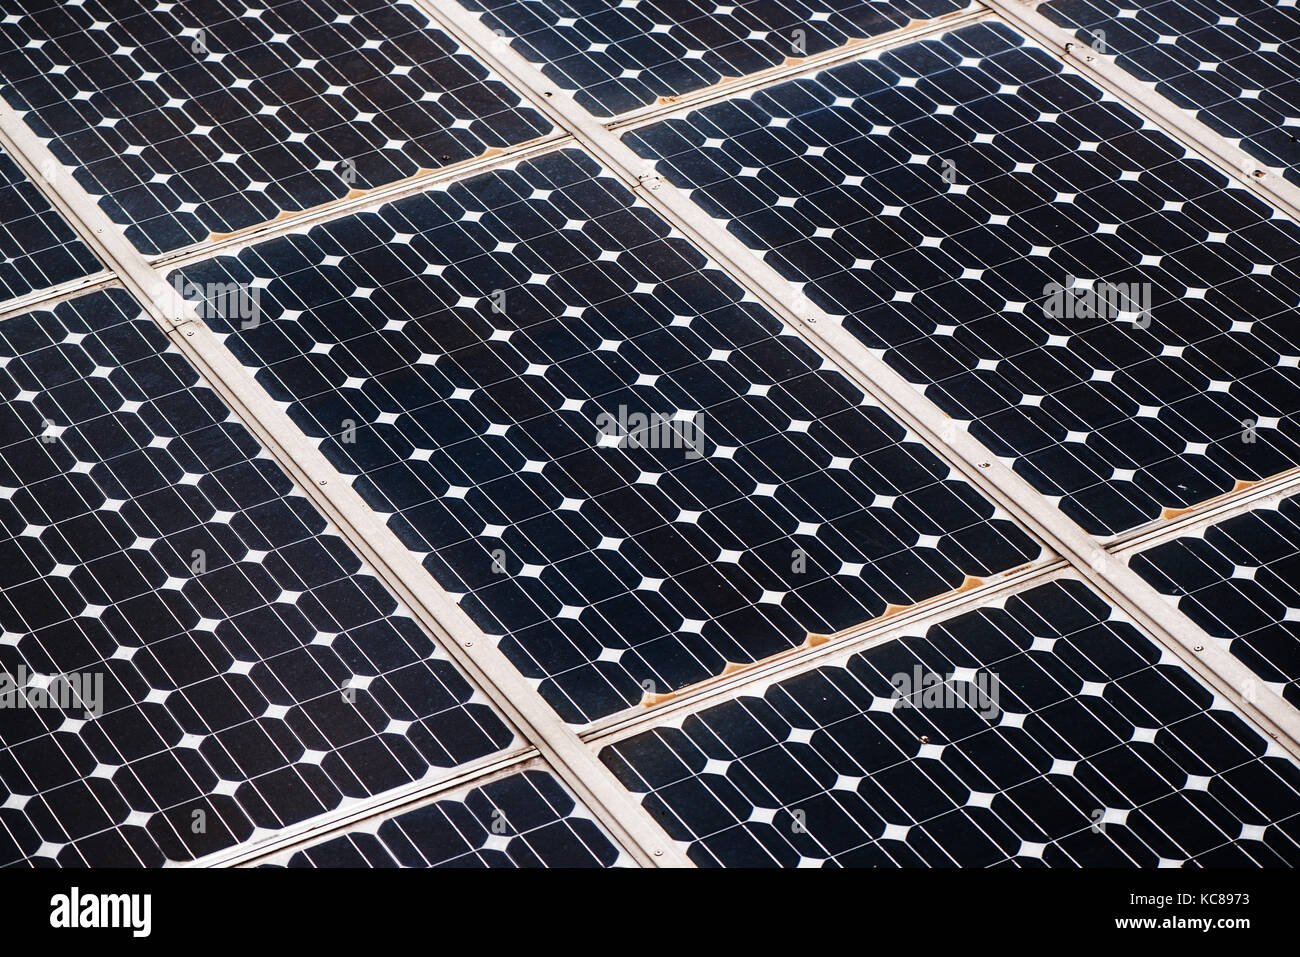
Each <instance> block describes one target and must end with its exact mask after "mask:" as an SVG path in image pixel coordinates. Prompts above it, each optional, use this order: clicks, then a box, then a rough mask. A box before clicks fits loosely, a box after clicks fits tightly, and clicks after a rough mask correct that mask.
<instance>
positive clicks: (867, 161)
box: [625, 24, 1300, 535]
mask: <svg viewBox="0 0 1300 957" xmlns="http://www.w3.org/2000/svg"><path fill="white" fill-rule="evenodd" d="M625 139H626V140H627V141H628V142H629V143H630V145H631V146H632V147H633V148H634V149H636V150H637V151H638V152H639V153H640V154H641V155H643V156H645V157H649V158H653V159H656V160H657V161H658V168H659V170H660V171H661V172H662V173H663V174H664V176H665V177H666V178H668V179H670V180H671V181H672V182H673V183H675V184H678V185H679V186H682V187H684V188H687V189H690V190H692V198H693V199H694V200H695V201H696V202H698V203H699V204H700V205H701V206H702V207H703V209H704V210H705V211H706V212H707V213H709V214H710V215H712V216H714V217H718V218H721V219H723V220H724V221H725V222H726V223H727V225H728V228H729V229H730V230H731V231H732V232H733V233H734V234H735V235H737V236H738V237H740V238H741V239H742V240H743V241H744V242H745V243H746V244H748V245H749V246H750V247H751V248H754V249H756V250H760V251H762V252H763V253H764V256H765V259H766V261H767V262H769V263H771V264H772V265H773V266H774V267H775V268H776V269H777V270H779V271H780V272H781V273H782V274H783V275H785V276H787V277H789V278H790V279H792V280H795V281H798V282H801V283H803V284H804V286H803V289H804V291H805V293H807V294H808V295H809V296H810V297H811V298H812V299H813V300H814V301H815V302H816V303H817V304H818V305H820V306H821V307H822V308H824V309H826V310H827V311H828V312H830V313H831V314H833V315H835V316H841V317H843V323H844V325H845V327H846V328H847V329H849V330H850V331H851V332H852V333H853V334H854V335H855V336H857V337H858V338H859V339H861V340H862V342H863V343H864V344H865V345H866V346H867V347H868V348H869V349H871V350H873V351H874V352H876V354H878V355H880V356H882V357H883V358H884V360H885V361H887V362H888V363H889V364H890V365H892V366H893V367H894V368H895V369H897V370H898V371H899V372H900V373H901V374H903V375H904V376H905V377H906V378H908V379H909V380H910V381H911V382H913V383H914V384H916V385H917V386H918V387H919V388H921V389H922V390H923V391H924V392H925V394H926V395H927V396H928V397H930V398H931V399H932V400H933V401H934V402H935V403H936V404H938V405H939V406H940V407H941V408H942V409H943V410H944V411H945V412H947V413H948V414H949V415H951V416H952V417H953V418H955V419H957V420H959V421H962V422H964V423H968V424H969V428H970V430H971V432H972V434H973V435H974V436H975V437H976V438H978V439H979V440H980V441H982V442H984V443H985V444H986V445H987V446H988V447H989V448H990V449H992V450H993V452H994V453H995V454H997V455H999V456H1001V457H1004V458H1006V459H1008V460H1010V461H1011V463H1012V465H1013V467H1014V468H1015V470H1016V471H1017V472H1018V473H1020V474H1021V475H1023V476H1024V477H1025V478H1026V479H1027V480H1028V481H1029V482H1030V483H1031V484H1032V485H1033V486H1034V487H1035V488H1036V489H1038V490H1039V491H1040V492H1041V493H1042V494H1043V495H1045V496H1048V497H1049V498H1050V499H1052V500H1054V501H1057V502H1058V504H1059V505H1060V507H1061V508H1062V509H1063V510H1064V511H1065V513H1066V514H1068V515H1069V516H1070V517H1071V518H1072V519H1074V520H1075V521H1077V522H1079V523H1080V524H1081V525H1083V526H1084V527H1085V528H1086V529H1088V530H1089V531H1091V532H1093V533H1096V534H1099V535H1108V534H1114V533H1119V532H1122V531H1125V530H1126V529H1130V528H1133V527H1135V526H1138V525H1141V524H1143V523H1146V522H1150V521H1153V520H1157V519H1160V518H1161V517H1166V516H1168V515H1169V513H1170V510H1177V509H1179V508H1182V507H1186V506H1190V505H1193V504H1196V503H1198V502H1201V501H1204V500H1206V499H1209V498H1212V497H1214V496H1217V495H1219V494H1222V493H1224V492H1228V491H1231V490H1233V489H1234V488H1236V487H1238V483H1239V482H1245V481H1250V480H1254V479H1259V478H1262V477H1265V476H1269V475H1274V474H1277V473H1279V472H1282V471H1284V470H1286V469H1288V468H1290V467H1292V466H1294V465H1296V464H1298V463H1300V445H1297V440H1300V431H1298V430H1297V422H1296V418H1295V415H1296V412H1297V410H1298V409H1300V328H1298V327H1297V326H1296V323H1295V321H1294V319H1295V315H1296V310H1297V305H1298V304H1300V273H1298V272H1297V263H1298V262H1300V228H1297V226H1296V224H1295V223H1293V222H1291V221H1290V220H1288V219H1285V218H1284V217H1282V216H1281V214H1279V213H1276V212H1275V211H1274V210H1273V209H1271V208H1269V207H1268V206H1266V205H1265V204H1263V203H1261V202H1260V201H1258V200H1257V199H1255V198H1254V197H1253V196H1252V195H1251V194H1250V193H1249V192H1248V191H1247V190H1245V188H1244V187H1239V186H1237V185H1236V184H1233V183H1231V182H1230V181H1228V180H1227V178H1226V177H1224V176H1222V175H1221V174H1220V173H1219V172H1217V171H1216V170H1214V169H1213V168H1212V167H1210V166H1209V165H1207V164H1206V163H1204V162H1201V161H1199V160H1195V159H1192V158H1189V156H1188V155H1187V151H1186V150H1185V149H1184V147H1183V146H1181V145H1180V144H1178V143H1176V142H1174V141H1173V140H1171V139H1169V138H1168V137H1167V136H1165V135H1164V134H1162V133H1160V132H1158V131H1157V130H1156V129H1155V128H1154V127H1151V126H1150V125H1149V124H1146V123H1145V121H1143V120H1142V119H1141V118H1139V117H1138V116H1136V115H1135V114H1133V113H1132V112H1131V111H1129V110H1128V109H1127V108H1125V107H1124V106H1123V105H1121V104H1120V103H1119V102H1117V101H1116V100H1115V99H1114V98H1113V97H1110V96H1109V95H1108V94H1104V93H1102V92H1101V91H1100V90H1098V89H1097V88H1096V87H1094V86H1092V85H1091V84H1090V83H1088V82H1087V81H1085V80H1084V79H1083V78H1081V77H1080V76H1078V75H1077V74H1074V73H1072V72H1070V71H1069V70H1067V69H1064V68H1063V67H1062V66H1061V64H1060V63H1058V62H1057V61H1056V59H1055V58H1054V57H1053V56H1051V55H1049V54H1048V53H1047V52H1045V51H1043V50H1042V49H1039V48H1037V47H1034V46H1032V45H1030V44H1028V43H1027V41H1025V40H1024V38H1023V37H1021V36H1020V35H1019V34H1017V33H1015V32H1014V31H1012V30H1010V29H1009V28H1007V27H1006V26H1004V25H1001V24H977V25H974V26H970V27H966V28H964V29H961V30H957V31H953V32H951V33H948V34H946V35H944V36H943V37H941V38H939V39H936V40H932V41H924V42H919V43H915V44H909V45H907V46H904V47H900V48H898V49H895V50H891V51H889V52H887V53H885V54H883V55H882V56H881V57H879V58H878V59H866V60H862V61H859V62H855V63H850V64H845V65H843V66H839V67H835V68H833V69H829V70H825V71H823V72H821V73H818V74H816V75H815V76H811V77H808V78H806V79H799V80H794V81H791V82H788V83H783V84H780V85H778V86H775V87H770V88H767V89H764V90H762V91H760V92H758V93H756V94H754V95H753V96H750V97H738V98H736V99H734V100H731V101H727V102H724V103H720V104H717V105H714V106H709V107H706V108H703V109H700V110H698V111H695V112H692V113H690V114H689V115H688V116H686V117H685V118H683V119H671V120H668V121H665V122H661V123H657V124H654V125H652V126H649V127H647V128H645V129H641V130H638V131H635V132H633V133H629V134H627V135H626V136H625Z"/></svg>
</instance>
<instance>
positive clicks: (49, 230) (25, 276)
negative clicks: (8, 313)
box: [0, 153, 99, 304]
mask: <svg viewBox="0 0 1300 957" xmlns="http://www.w3.org/2000/svg"><path fill="white" fill-rule="evenodd" d="M98 271H99V261H98V260H97V259H96V258H95V255H94V253H92V252H91V251H90V250H89V249H87V248H86V245H85V244H84V243H83V242H82V241H81V240H80V239H78V238H77V235H76V233H74V232H73V231H72V227H71V226H69V225H68V224H67V223H66V222H64V220H63V217H61V216H60V215H59V214H58V213H57V212H55V211H54V209H53V207H51V206H50V204H49V202H48V201H46V199H45V197H44V196H43V195H41V191H40V190H39V189H37V188H36V185H35V184H34V183H32V181H31V180H29V179H28V178H27V176H26V174H24V173H23V171H22V169H20V168H19V166H18V164H17V163H15V162H14V161H13V160H12V159H10V158H9V157H8V156H7V155H5V154H4V153H0V304H2V303H3V302H4V300H7V299H13V298H15V297H17V296H25V295H27V293H29V292H33V291H35V290H38V289H46V288H48V287H50V286H57V285H59V284H60V283H64V282H71V281H72V280H74V279H80V278H81V277H83V276H89V275H90V274H91V273H94V272H98Z"/></svg>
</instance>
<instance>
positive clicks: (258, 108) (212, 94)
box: [0, 0, 551, 253]
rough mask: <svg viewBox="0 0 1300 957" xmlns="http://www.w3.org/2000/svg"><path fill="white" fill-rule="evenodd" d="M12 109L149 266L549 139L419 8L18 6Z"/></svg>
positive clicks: (307, 3) (6, 32) (534, 116)
mask: <svg viewBox="0 0 1300 957" xmlns="http://www.w3.org/2000/svg"><path fill="white" fill-rule="evenodd" d="M6 12H7V13H8V14H9V15H8V16H6V17H4V18H3V19H2V20H0V78H2V79H3V84H2V85H0V95H2V96H4V98H5V100H6V101H7V102H8V103H9V105H10V106H12V107H13V108H14V109H16V110H19V111H21V112H22V113H23V118H24V119H25V120H26V121H27V123H28V125H30V126H31V128H32V129H33V130H34V131H35V132H36V133H37V135H39V136H40V137H41V138H42V140H44V141H45V142H46V143H47V144H48V146H49V147H50V149H51V150H52V151H53V152H54V154H55V155H56V156H57V157H58V159H59V161H60V162H62V163H64V164H66V165H67V166H68V167H70V168H71V169H72V170H73V171H74V173H75V175H76V177H77V180H78V182H80V183H81V185H82V186H83V187H84V188H85V189H86V190H87V191H88V192H90V193H91V194H92V195H94V196H96V197H98V198H99V200H100V205H101V206H102V207H103V209H104V211H105V212H106V213H108V215H109V216H110V217H112V219H113V220H114V221H115V222H117V223H119V224H121V225H123V226H125V227H126V232H127V236H128V238H129V239H130V240H131V242H133V243H134V244H135V245H136V246H137V247H138V248H139V249H140V250H141V251H142V252H145V253H158V252H162V251H167V250H173V249H177V248H179V247H181V246H185V245H188V244H190V243H195V242H201V241H203V240H205V239H207V238H208V237H209V236H210V235H211V234H213V233H227V232H233V231H236V230H239V229H242V228H245V227H248V226H253V225H256V224H258V223H262V222H266V221H267V220H271V219H275V218H276V217H277V216H278V215H280V214H281V213H282V212H288V211H297V210H302V209H307V208H310V207H313V206H316V205H319V204H321V203H325V202H328V201H330V200H334V199H338V198H340V197H343V196H347V195H349V194H350V193H352V192H354V191H356V190H365V189H368V188H371V187H375V186H379V185H383V184H385V183H390V182H393V181H395V180H399V179H402V178H404V177H408V176H412V175H415V174H416V173H419V172H420V171H421V170H427V169H436V168H437V167H440V166H444V165H446V164H448V163H454V162H458V161H461V160H466V159H471V158H473V157H475V156H479V155H481V154H483V153H485V152H487V151H489V150H495V149H499V148H501V147H505V146H509V145H512V144H516V143H521V142H524V141H526V140H529V139H532V138H534V137H537V136H539V135H541V134H543V133H546V132H548V131H549V130H550V129H551V126H550V124H549V123H548V122H547V121H546V120H545V119H544V118H543V117H542V116H541V115H540V114H538V113H537V112H535V111H534V110H531V109H527V108H523V107H521V105H520V100H519V97H518V96H517V95H516V94H515V93H514V91H513V90H511V89H510V88H509V87H507V86H506V85H505V84H504V83H502V82H501V81H500V80H499V79H498V78H497V77H495V76H494V75H493V74H491V73H490V72H489V71H488V70H487V69H486V68H485V67H484V66H483V65H482V64H480V63H479V62H478V61H477V60H475V59H474V58H473V57H471V56H469V55H468V54H466V53H464V52H462V51H461V50H460V49H459V48H458V47H457V45H456V44H455V42H454V41H452V40H451V39H450V38H448V37H447V36H446V35H445V34H443V33H441V32H439V31H437V30H435V29H432V28H431V27H430V25H429V21H428V18H427V16H426V15H425V14H424V13H422V12H421V11H420V10H419V8H418V7H415V6H413V5H410V4H391V3H387V2H384V0H359V2H343V0H270V2H267V3H264V4H260V5H254V4H244V3H228V4H217V3H208V2H203V0H178V2H170V3H156V2H154V0H125V2H116V0H115V2H112V3H107V2H104V0H87V2H84V3H78V4H67V3H63V2H60V0H15V2H13V3H11V4H9V5H7V7H6Z"/></svg>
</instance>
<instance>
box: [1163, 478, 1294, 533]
mask: <svg viewBox="0 0 1300 957" xmlns="http://www.w3.org/2000/svg"><path fill="white" fill-rule="evenodd" d="M1296 474H1300V467H1297V468H1290V469H1286V470H1284V471H1281V472H1278V473H1277V474H1276V475H1269V476H1267V477H1265V478H1262V479H1237V481H1236V482H1234V483H1233V486H1232V488H1231V489H1229V490H1228V491H1226V492H1223V493H1222V494H1219V495H1215V496H1213V497H1212V498H1207V499H1206V500H1205V501H1203V502H1197V503H1196V504H1195V505H1187V506H1185V507H1183V508H1165V509H1163V510H1162V511H1161V513H1160V517H1161V518H1162V519H1164V520H1165V521H1170V520H1172V519H1175V518H1182V517H1183V516H1184V515H1191V514H1193V513H1195V512H1199V511H1201V510H1202V509H1207V508H1211V507H1213V506H1215V505H1217V504H1219V503H1220V502H1225V501H1227V500H1228V499H1230V498H1232V497H1233V496H1234V495H1240V494H1241V493H1242V492H1245V491H1248V490H1249V489H1252V488H1255V487H1257V486H1260V485H1263V484H1264V483H1265V482H1276V481H1278V480H1279V479H1283V478H1287V477H1289V476H1292V475H1296Z"/></svg>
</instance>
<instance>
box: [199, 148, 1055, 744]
mask: <svg viewBox="0 0 1300 957" xmlns="http://www.w3.org/2000/svg"><path fill="white" fill-rule="evenodd" d="M185 276H186V278H187V279H188V280H191V281H194V282H196V283H197V284H199V285H200V286H202V285H205V284H212V286H214V287H218V288H220V287H224V286H226V285H228V284H231V283H234V284H238V285H240V286H243V287H256V288H257V289H259V291H260V292H261V293H262V298H261V315H262V321H261V322H260V324H259V325H258V326H257V327H256V328H254V329H249V330H241V329H239V328H238V325H239V324H237V323H234V322H231V321H228V320H224V319H222V318H220V317H214V318H209V319H208V322H209V324H210V325H211V326H212V328H213V329H214V330H216V331H217V332H218V333H219V334H221V335H222V336H224V337H225V338H224V341H225V343H226V345H227V346H228V347H229V348H230V349H231V351H232V352H233V353H234V354H235V355H236V356H237V357H238V358H239V359H240V360H241V361H242V362H244V363H245V364H247V365H250V366H252V367H254V368H256V369H257V370H258V371H257V379H258V381H259V382H261V383H262V385H263V386H264V387H265V388H266V389H267V391H268V392H269V394H270V395H271V397H272V398H273V399H275V400H276V401H281V402H285V403H288V413H289V415H290V416H291V417H292V418H293V419H294V420H295V422H296V423H297V424H298V425H299V426H300V427H301V428H302V429H303V430H304V431H305V432H306V433H307V434H308V435H309V436H311V437H313V438H314V439H316V440H318V441H319V443H320V446H321V448H322V449H323V451H324V452H325V454H326V455H327V456H328V457H329V458H330V460H331V461H332V462H333V463H334V464H335V465H336V466H337V467H338V468H339V469H340V470H341V471H342V472H344V473H345V474H348V475H354V476H358V478H357V480H356V482H355V483H354V484H355V487H356V488H357V490H358V491H359V492H360V493H361V494H362V495H363V496H365V497H366V498H367V500H368V501H369V502H370V503H371V504H372V505H373V507H374V508H375V509H376V510H377V511H378V512H380V513H381V514H382V515H383V516H384V517H385V518H386V519H387V520H388V523H389V525H390V527H391V528H392V529H393V530H394V531H395V532H396V533H397V534H398V535H399V536H401V537H402V538H403V540H404V541H405V542H406V543H407V545H408V546H409V547H411V548H412V549H414V550H415V551H417V552H419V553H421V554H423V555H424V563H425V567H426V568H428V569H429V571H430V572H431V573H432V574H434V575H435V576H436V577H437V579H438V580H439V581H440V582H441V583H442V584H443V586H444V587H446V588H447V589H448V590H449V591H451V592H452V593H454V594H455V595H456V596H457V597H458V598H459V600H460V602H461V605H462V607H464V608H465V610H466V611H467V612H468V613H469V614H470V615H471V617H473V618H474V620H475V621H476V622H477V623H478V624H479V626H480V627H482V628H483V629H484V630H485V631H487V632H488V633H489V634H491V635H496V636H501V639H502V640H501V642H500V644H501V648H502V650H503V651H504V652H505V653H506V654H507V656H508V657H510V658H511V660H512V661H513V662H514V663H515V664H516V665H517V666H518V667H519V668H520V669H521V670H522V671H523V673H524V674H525V675H527V676H528V677H531V678H533V679H536V680H538V681H540V682H541V686H540V691H541V692H542V694H543V695H544V696H545V697H546V698H547V699H548V700H549V701H550V702H551V703H552V704H553V705H554V706H555V707H556V709H557V710H558V711H559V712H560V713H561V714H562V715H563V716H564V717H565V719H566V720H570V721H578V720H591V719H594V718H597V717H600V716H603V715H606V714H610V713H612V712H614V711H616V710H618V709H620V708H623V707H626V706H628V705H631V704H635V703H637V702H639V701H641V700H642V699H643V697H644V696H645V694H646V693H647V691H649V692H651V693H665V692H668V691H671V690H673V689H677V688H680V687H682V686H684V685H687V684H690V683H692V682H695V681H700V680H703V679H705V678H709V677H712V676H714V675H718V674H720V673H722V672H723V671H724V670H725V669H726V668H727V666H728V663H729V662H734V663H745V662H752V661H755V660H757V659H760V658H763V657H767V656H769V655H772V654H775V653H778V652H782V651H785V650H787V649H789V648H792V647H796V646H799V645H801V644H802V643H804V642H805V641H806V640H808V636H809V633H810V632H814V633H829V632H835V631H839V630H841V629H843V628H846V627H849V626H851V625H856V624H860V623H862V622H865V621H867V620H869V619H872V618H875V617H878V616H880V615H882V614H884V613H886V612H887V611H888V610H889V609H890V607H891V606H902V605H910V604H913V603H916V602H918V601H922V600H924V599H928V598H931V597H933V596H935V595H938V594H941V593H944V592H947V591H950V590H953V589H956V588H960V587H963V586H964V585H966V584H967V582H968V578H969V577H972V576H973V577H982V576H986V575H991V574H996V573H998V572H1002V571H1005V570H1008V569H1012V568H1016V567H1019V566H1021V565H1023V564H1024V563H1026V562H1028V561H1030V560H1031V559H1033V558H1034V557H1035V556H1037V555H1038V554H1039V547H1038V545H1037V544H1035V543H1034V542H1033V541H1032V540H1031V539H1030V538H1029V537H1028V536H1027V535H1026V534H1025V533H1024V532H1023V531H1021V530H1020V529H1018V528H1017V527H1016V526H1015V525H1014V524H1013V523H1012V522H1011V521H1010V520H1009V519H1007V518H1006V517H1005V516H1001V515H999V514H997V513H996V511H995V509H994V506H993V505H992V504H991V503H990V502H988V501H987V500H986V499H984V498H983V497H982V496H981V495H980V494H979V493H977V492H976V491H975V490H974V489H973V488H971V487H970V486H968V485H966V484H965V483H964V482H962V481H959V480H957V479H956V478H955V477H953V476H952V474H950V470H949V467H948V466H947V465H946V464H944V463H943V462H941V461H940V460H939V459H938V458H937V457H936V456H935V455H934V454H933V453H932V452H930V451H929V450H928V449H927V448H926V447H924V446H923V445H922V444H920V443H919V442H918V441H917V440H916V439H915V437H913V436H910V435H909V434H908V433H907V432H906V430H905V429H904V428H903V427H902V426H900V425H899V424H898V423H897V422H896V421H894V420H892V419H891V418H890V417H889V416H888V415H887V414H886V413H885V412H884V411H883V410H882V409H880V408H879V407H877V406H875V405H873V404H871V403H870V402H869V401H868V399H867V398H866V396H864V395H863V394H862V393H861V392H859V391H858V390H857V389H856V388H855V387H854V386H853V385H851V384H850V382H849V381H848V380H847V379H845V378H844V377H843V376H842V375H841V374H840V373H838V372H836V371H835V370H834V369H833V367H832V366H831V365H830V364H829V363H828V362H827V361H826V360H825V359H824V358H823V357H821V356H819V355H818V354H816V353H814V352H813V351H812V350H811V349H810V348H809V347H808V346H807V345H806V344H805V343H804V342H803V341H802V340H800V339H798V338H796V337H795V336H794V335H793V334H791V332H790V330H788V329H786V328H784V327H782V325H781V324H780V322H779V321H777V320H776V319H774V318H773V317H772V316H771V315H770V314H768V313H766V312H765V311H764V310H763V309H762V308H761V307H760V306H759V305H758V304H757V303H755V302H752V301H749V300H747V298H746V297H745V295H744V294H743V292H742V290H741V289H739V288H738V287H737V286H736V285H735V284H734V283H733V282H732V281H731V280H730V279H729V278H728V277H727V276H726V275H725V274H723V273H721V272H720V271H718V270H717V269H716V268H714V267H713V266H711V265H710V264H708V263H707V262H706V261H705V260H704V258H703V257H702V256H701V255H700V254H699V253H698V252H697V251H695V250H694V249H693V248H692V247H690V246H689V245H688V244H687V243H685V242H684V241H683V240H681V239H680V238H674V237H672V236H671V235H670V230H669V228H668V226H667V225H666V224H665V223H663V222H662V221H660V220H658V219H657V217H655V216H654V214H653V213H651V212H650V211H649V210H648V209H646V208H645V207H643V206H641V205H639V204H637V203H636V202H635V201H634V200H633V198H632V196H631V194H630V193H629V192H628V191H627V190H626V189H624V188H623V187H622V186H621V185H620V184H619V183H618V182H617V181H616V180H614V179H613V178H612V177H610V176H608V175H607V174H605V173H604V172H603V171H602V170H601V169H600V167H599V166H598V165H597V164H596V163H595V162H593V161H592V160H591V159H590V158H588V157H586V156H585V155H584V154H582V153H580V152H578V151H564V152H561V153H556V154H549V155H548V156H546V157H543V158H541V159H538V160H536V161H532V162H529V163H526V164H521V165H519V167H518V168H517V169H514V170H511V171H501V172H494V173H490V174H484V175H482V176H477V177H474V178H472V179H469V180H466V181H464V182H460V183H457V184H455V185H453V186H452V187H451V188H450V189H447V190H436V191H430V192H428V193H425V194H423V195H420V196H416V197H412V198H409V199H404V200H401V201H399V202H396V203H392V204H390V205H386V206H383V207H382V208H380V209H378V210H376V211H374V212H368V213H364V214H361V215H357V216H353V217H348V218H346V219H341V220H336V221H334V222H331V223H328V224H325V225H322V226H320V227H317V228H314V229H312V230H311V232H310V233H308V234H307V235H294V236H288V237H285V238H282V239H277V240H274V241H271V242H268V243H265V244H262V245H259V246H255V247H253V248H251V249H246V250H244V251H242V252H241V253H239V255H238V257H230V256H225V257H220V258H218V259H216V260H213V261H211V262H210V263H208V264H206V265H200V266H196V267H190V268H187V269H186V270H185ZM498 306H500V310H499V311H498V308H497V307H498ZM637 415H641V416H644V417H645V419H644V420H637V419H635V418H633V417H634V416H637ZM623 423H626V424H627V426H628V428H627V429H624V428H623V425H622V424H623ZM644 423H648V424H644ZM656 423H657V424H656ZM660 426H665V427H664V428H660Z"/></svg>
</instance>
